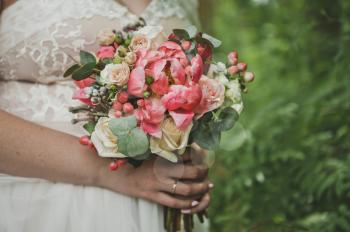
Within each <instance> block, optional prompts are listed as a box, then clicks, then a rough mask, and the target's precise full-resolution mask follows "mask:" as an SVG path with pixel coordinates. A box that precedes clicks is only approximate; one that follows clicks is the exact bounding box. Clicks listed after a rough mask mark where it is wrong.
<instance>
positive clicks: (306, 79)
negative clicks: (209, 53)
mask: <svg viewBox="0 0 350 232" xmlns="http://www.w3.org/2000/svg"><path fill="white" fill-rule="evenodd" d="M214 6H215V9H214V11H213V12H214V13H213V18H210V19H208V21H207V22H204V25H205V26H206V27H204V30H205V31H209V32H210V33H211V34H213V35H214V36H215V37H217V38H220V40H222V41H223V45H222V47H221V48H220V51H219V52H218V54H217V55H218V56H219V57H221V59H225V56H226V54H227V52H228V51H231V50H233V49H237V50H238V52H239V54H240V59H242V60H245V61H246V62H248V64H249V66H250V69H251V70H253V71H255V74H256V81H255V83H253V84H252V85H250V86H249V88H250V89H249V93H248V94H247V95H245V96H244V101H245V111H244V112H243V114H242V116H241V118H240V120H239V123H238V124H237V125H236V126H235V127H234V129H232V130H230V131H228V132H226V133H224V134H223V136H222V146H221V149H220V150H219V151H218V152H217V154H216V157H215V158H216V162H215V165H214V166H213V167H212V171H211V173H212V178H213V179H214V182H215V183H216V186H217V187H216V188H215V189H214V192H213V195H214V197H213V202H212V207H211V209H210V217H211V227H212V231H215V232H216V231H220V232H226V231H227V232H241V231H252V232H253V231H254V232H255V231H259V232H265V231H266V232H273V231H312V232H313V231H315V232H316V231H317V232H343V231H344V232H345V231H350V199H349V198H350V194H349V193H350V117H349V115H350V101H349V99H350V78H349V73H350V72H349V71H350V65H349V61H350V2H349V1H347V0H334V1H328V0H320V1H305V0H301V1H277V0H266V1H262V0H261V1H258V0H250V1H248V0H218V1H215V4H214ZM206 18H207V17H206ZM218 186H220V187H218Z"/></svg>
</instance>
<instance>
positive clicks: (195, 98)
mask: <svg viewBox="0 0 350 232" xmlns="http://www.w3.org/2000/svg"><path fill="white" fill-rule="evenodd" d="M201 98H202V91H201V89H200V87H199V86H198V84H195V83H193V84H192V85H190V86H184V85H172V86H171V87H170V91H169V93H168V94H166V95H164V96H163V97H162V102H163V104H164V106H165V108H167V109H168V110H169V111H176V110H186V111H192V110H193V109H194V108H195V107H196V106H197V105H198V104H199V103H200V101H201Z"/></svg>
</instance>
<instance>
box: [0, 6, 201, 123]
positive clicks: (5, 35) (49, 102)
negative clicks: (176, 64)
mask: <svg viewBox="0 0 350 232" xmlns="http://www.w3.org/2000/svg"><path fill="white" fill-rule="evenodd" d="M196 5H197V2H196V0H152V1H151V2H150V4H149V5H148V6H147V8H146V9H145V10H144V11H143V12H142V14H141V15H140V16H141V17H142V18H144V19H145V20H146V22H147V24H148V25H162V26H163V28H164V33H169V32H170V31H171V30H172V29H173V28H177V27H186V26H188V25H189V24H192V23H193V21H191V20H190V18H191V17H192V18H193V15H195V14H194V12H196V9H195V8H196ZM137 19H138V16H136V15H134V14H133V13H131V12H130V11H129V10H128V9H127V8H126V7H125V6H123V5H121V4H120V3H118V1H117V0H17V1H16V2H15V3H14V4H13V5H11V6H10V7H9V8H7V9H5V11H4V12H3V13H2V15H1V21H0V108H2V109H5V110H7V111H9V112H10V113H14V114H16V115H18V116H21V117H24V118H26V119H28V120H32V121H67V120H70V117H71V115H70V114H69V113H68V112H67V107H68V105H71V104H73V102H72V100H71V92H72V88H73V87H72V82H71V81H70V80H67V79H63V77H62V74H63V72H64V70H65V69H66V68H67V67H68V66H69V65H70V64H71V63H72V60H71V59H70V58H69V56H70V55H71V56H76V55H77V54H78V53H79V50H81V49H83V50H88V51H94V50H95V49H96V46H97V44H96V39H95V38H96V34H97V33H98V31H99V30H101V29H103V28H113V29H116V30H119V29H121V28H122V27H123V26H125V25H127V24H129V23H132V22H135V21H136V20H137Z"/></svg>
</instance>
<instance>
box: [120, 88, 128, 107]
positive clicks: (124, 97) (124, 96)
mask: <svg viewBox="0 0 350 232" xmlns="http://www.w3.org/2000/svg"><path fill="white" fill-rule="evenodd" d="M128 100H129V94H128V93H127V92H125V91H123V92H120V93H119V94H118V102H120V103H122V104H124V103H127V102H128Z"/></svg>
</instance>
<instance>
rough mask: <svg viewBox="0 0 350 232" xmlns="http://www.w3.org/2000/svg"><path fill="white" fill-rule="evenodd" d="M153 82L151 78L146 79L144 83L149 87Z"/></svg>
mask: <svg viewBox="0 0 350 232" xmlns="http://www.w3.org/2000/svg"><path fill="white" fill-rule="evenodd" d="M153 82H154V78H153V77H151V76H148V77H146V83H147V85H151V84H153Z"/></svg>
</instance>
